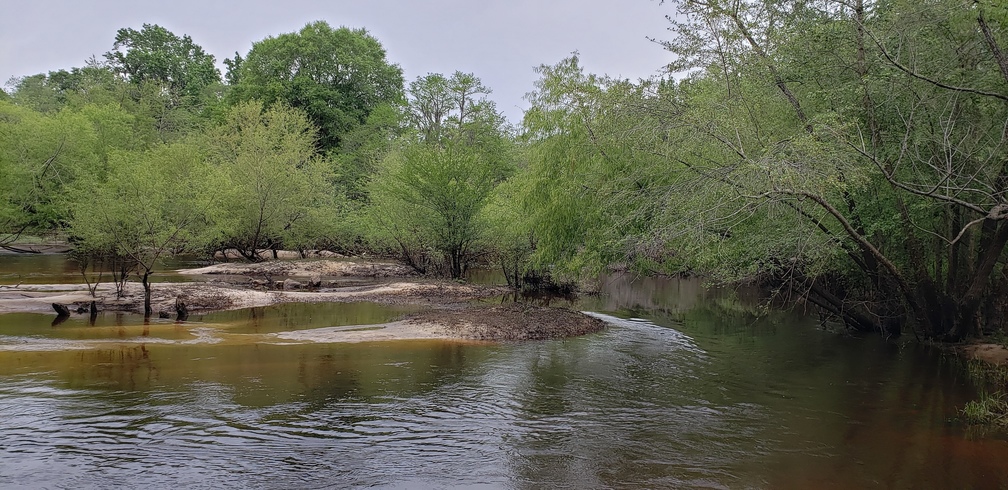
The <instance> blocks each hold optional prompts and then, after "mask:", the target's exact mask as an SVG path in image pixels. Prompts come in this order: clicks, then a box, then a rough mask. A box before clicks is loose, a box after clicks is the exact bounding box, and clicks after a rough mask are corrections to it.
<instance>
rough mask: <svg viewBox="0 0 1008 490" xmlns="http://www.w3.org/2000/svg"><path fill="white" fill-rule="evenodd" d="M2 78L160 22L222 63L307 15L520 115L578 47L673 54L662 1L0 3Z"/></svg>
mask: <svg viewBox="0 0 1008 490" xmlns="http://www.w3.org/2000/svg"><path fill="white" fill-rule="evenodd" d="M2 3H3V11H4V15H3V16H2V17H0V82H6V81H7V80H8V79H9V78H10V77H12V76H23V75H31V74H35V73H41V72H47V71H50V70H57V69H60V68H70V67H74V66H81V65H82V64H84V60H86V59H87V58H89V57H90V56H92V55H94V56H97V57H98V58H99V59H100V58H101V55H102V53H104V52H106V51H108V50H109V49H111V47H112V42H113V39H114V38H115V32H116V30H117V29H119V28H121V27H133V28H137V29H139V28H140V26H141V24H143V23H151V24H160V25H162V26H164V27H165V28H167V29H168V30H170V31H172V32H174V33H175V34H178V35H183V34H188V35H189V36H191V37H192V38H193V40H194V41H195V42H196V43H197V44H199V45H201V46H203V48H204V49H205V50H206V51H207V52H209V53H210V54H213V55H214V56H215V57H216V58H217V61H218V65H220V62H221V60H223V59H224V58H228V57H231V56H233V55H234V53H235V51H238V52H240V53H241V54H242V55H244V54H246V53H247V52H248V50H249V48H251V46H252V43H253V42H255V41H258V40H260V39H263V38H264V37H266V36H271V35H278V34H282V33H285V32H293V31H296V30H298V29H300V28H301V27H303V26H304V25H305V24H307V23H308V22H311V21H314V20H325V21H327V22H329V24H330V25H332V26H334V27H337V26H341V25H345V26H348V27H364V28H367V29H368V31H370V32H371V34H372V35H374V36H375V37H376V38H377V39H378V40H379V41H380V42H381V43H382V45H383V46H384V47H385V49H386V50H387V52H388V58H389V60H390V61H392V62H393V63H398V64H399V65H400V66H401V67H402V68H403V71H404V72H405V76H406V80H407V81H410V80H412V79H414V78H416V77H417V76H419V75H423V74H426V73H429V72H442V73H450V72H453V71H455V70H462V71H467V72H473V73H475V74H476V75H477V76H479V77H480V78H481V79H482V80H483V82H484V83H485V84H486V85H487V86H489V87H490V88H491V89H493V91H494V93H493V95H492V96H491V98H492V99H493V100H495V101H496V102H497V105H498V107H499V108H500V109H501V110H502V111H503V112H504V114H505V115H506V116H507V117H508V119H510V120H511V121H512V122H515V123H517V122H519V121H520V119H521V113H522V110H523V109H524V108H525V107H527V104H526V103H525V102H524V100H523V99H522V97H523V95H524V94H525V93H526V92H528V91H530V90H531V89H532V82H533V81H534V80H535V79H536V74H535V73H534V71H533V68H534V67H535V66H538V65H540V64H543V63H546V64H552V63H555V62H557V61H559V60H561V59H563V58H564V57H566V56H568V55H570V53H571V52H572V51H575V50H576V51H578V52H579V53H580V55H581V60H582V63H583V65H584V66H585V67H586V69H587V70H588V71H590V72H593V73H600V74H603V73H604V74H609V75H613V76H620V77H624V78H630V79H637V78H646V77H649V76H651V75H654V74H655V73H657V72H658V71H659V70H660V69H661V67H662V66H663V65H665V64H666V63H668V62H669V61H670V55H669V54H668V53H666V52H665V51H663V50H662V49H661V47H660V46H658V45H656V44H654V43H652V42H650V41H648V40H647V39H646V38H647V37H648V36H650V37H657V38H664V37H666V36H665V34H666V31H665V27H666V21H665V19H664V15H665V14H666V13H670V11H671V8H672V7H670V6H669V5H665V6H660V5H659V4H658V2H656V1H652V0H510V1H505V0H487V1H480V0H427V1H406V0H398V1H397V0H370V1H365V0H330V1H322V0H280V1H267V0H248V1H214V0H201V1H197V0H174V1H151V0H98V1H81V0H3V2H2Z"/></svg>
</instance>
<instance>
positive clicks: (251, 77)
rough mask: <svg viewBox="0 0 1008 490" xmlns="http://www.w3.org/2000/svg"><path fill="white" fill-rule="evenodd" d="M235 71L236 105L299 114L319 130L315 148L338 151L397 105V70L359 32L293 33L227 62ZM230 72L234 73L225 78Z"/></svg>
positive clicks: (312, 27) (325, 28)
mask: <svg viewBox="0 0 1008 490" xmlns="http://www.w3.org/2000/svg"><path fill="white" fill-rule="evenodd" d="M229 61H230V63H231V64H232V65H236V68H232V70H230V71H229V75H228V76H229V78H230V79H233V80H236V83H235V84H234V87H233V91H232V93H231V94H232V95H231V97H232V98H233V99H234V100H236V101H248V100H253V99H256V100H261V101H263V102H264V103H266V105H267V106H268V105H271V104H273V103H277V102H281V103H284V104H286V105H288V106H291V107H295V108H299V109H301V110H303V111H304V112H305V113H306V114H308V117H309V118H310V119H311V121H312V122H313V123H314V124H315V125H316V126H317V127H318V128H319V139H318V144H319V148H320V149H322V150H330V149H335V148H338V147H339V146H340V144H341V142H342V140H343V138H344V136H345V135H346V134H347V133H349V132H350V131H352V130H354V128H356V127H358V126H360V125H361V124H364V122H365V121H367V119H368V116H369V115H370V114H371V112H372V111H373V110H374V109H375V108H376V107H378V106H380V105H382V104H394V103H397V102H399V100H400V99H401V98H402V93H403V76H402V70H401V69H400V68H399V66H398V65H395V64H392V63H390V62H389V61H388V60H386V58H385V49H384V48H383V47H382V45H381V43H379V42H378V40H377V39H375V38H374V37H372V36H371V35H370V34H368V32H367V31H366V30H364V29H350V28H347V27H340V28H338V29H333V28H332V27H330V26H329V24H327V23H326V22H324V21H317V22H313V23H310V24H308V25H306V26H305V27H304V28H302V29H301V30H300V31H298V32H294V33H287V34H281V35H279V36H277V37H267V38H266V39H263V40H262V41H259V42H256V43H255V44H253V45H252V49H251V50H250V51H249V53H248V55H247V56H246V57H245V58H244V59H241V58H240V57H237V56H236V58H235V59H234V60H229ZM231 72H234V73H233V74H231Z"/></svg>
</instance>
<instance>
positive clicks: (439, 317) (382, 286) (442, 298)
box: [0, 259, 606, 342]
mask: <svg viewBox="0 0 1008 490" xmlns="http://www.w3.org/2000/svg"><path fill="white" fill-rule="evenodd" d="M174 272H175V273H177V274H181V275H186V276H193V277H194V278H199V279H202V280H197V281H193V282H162V283H154V284H152V285H151V306H152V308H153V311H154V316H156V317H157V316H160V317H161V318H174V317H175V305H176V301H181V302H183V303H185V305H186V308H187V309H188V311H189V313H190V314H201V313H207V312H212V311H223V310H236V309H243V308H252V307H263V306H270V305H275V304H281V303H295V302H303V303H317V302H330V303H351V302H372V303H380V304H389V305H419V306H422V307H423V308H422V309H421V311H419V312H417V313H413V314H411V315H408V316H407V317H405V318H402V319H399V320H396V321H393V322H389V323H385V324H378V325H360V326H355V328H347V327H338V328H337V327H329V328H324V329H313V330H299V331H294V332H287V333H285V334H277V339H278V340H284V341H297V342H359V341H369V340H404V339H434V338H438V339H455V340H469V341H491V342H495V341H525V340H544V339H551V338H564V337H571V336H576V335H584V334H587V333H592V332H598V331H600V330H602V329H604V328H605V326H606V324H605V323H604V322H602V321H601V320H598V319H597V318H594V317H591V316H588V315H586V314H584V313H582V312H579V311H575V310H571V309H568V308H562V307H533V306H529V305H496V306H495V305H492V304H490V301H483V302H480V301H479V300H490V299H494V298H500V297H503V296H504V295H506V294H507V293H509V292H510V289H509V288H507V287H505V286H494V285H480V284H467V283H461V282H456V281H446V280H428V279H422V278H418V277H416V276H415V275H414V274H413V273H412V271H411V270H409V269H408V268H407V267H405V266H402V265H400V264H397V263H393V262H377V261H364V260H327V259H301V260H279V261H268V262H262V263H256V264H248V263H233V262H226V263H219V264H214V265H211V266H208V267H200V268H195V269H182V270H177V271H174ZM123 293H124V294H123V295H122V297H121V298H117V297H116V291H115V287H114V285H113V284H110V283H102V284H100V285H99V286H98V288H97V290H96V291H95V296H94V297H92V296H91V294H90V293H89V291H88V289H87V286H86V285H83V284H38V285H16V286H0V313H47V314H53V315H54V317H55V310H54V309H53V303H57V304H60V305H65V306H67V307H68V309H69V310H70V311H72V312H76V313H74V314H77V315H85V316H86V315H88V311H87V310H88V307H89V305H90V303H91V301H92V300H94V301H95V303H96V304H97V306H98V310H99V311H120V312H130V313H135V314H142V312H143V302H144V296H143V288H142V286H141V285H140V284H138V283H133V282H130V283H127V284H126V286H125V289H124V291H123Z"/></svg>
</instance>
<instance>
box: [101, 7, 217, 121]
mask: <svg viewBox="0 0 1008 490" xmlns="http://www.w3.org/2000/svg"><path fill="white" fill-rule="evenodd" d="M105 59H107V60H108V62H109V66H111V67H112V69H113V70H115V71H116V72H117V73H119V74H121V75H122V76H124V77H126V79H128V80H129V81H130V82H132V83H134V84H136V85H142V84H144V83H154V84H156V85H158V86H160V87H163V88H164V89H166V90H168V91H169V92H170V93H171V94H172V97H173V98H174V99H176V100H175V101H176V102H180V100H179V99H180V98H182V97H190V98H198V97H199V95H200V93H201V92H202V91H203V89H204V88H205V87H207V86H210V85H212V84H214V83H220V81H221V75H220V70H218V69H217V67H216V66H215V65H214V63H215V60H214V57H213V55H210V54H207V53H206V52H204V51H203V48H202V47H200V46H199V45H198V44H196V43H194V42H193V40H192V38H190V37H189V36H187V35H183V36H182V37H179V36H177V35H175V34H174V33H172V32H171V31H169V30H168V29H165V28H164V27H161V26H159V25H157V24H144V25H143V27H142V28H141V29H140V30H139V31H137V30H135V29H132V28H128V27H127V28H122V29H119V30H118V31H117V32H116V37H115V44H113V46H112V50H111V51H109V52H107V53H105Z"/></svg>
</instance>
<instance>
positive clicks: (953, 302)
mask: <svg viewBox="0 0 1008 490" xmlns="http://www.w3.org/2000/svg"><path fill="white" fill-rule="evenodd" d="M675 4H676V7H677V15H675V16H670V18H671V19H672V21H673V25H672V32H673V35H674V38H673V39H671V40H670V41H669V42H668V43H667V44H666V47H668V48H669V49H670V50H673V52H674V53H675V54H676V62H675V63H674V64H673V69H675V70H691V72H690V74H689V75H688V76H685V77H684V78H682V79H681V80H679V81H653V82H644V83H640V84H634V85H632V86H631V85H627V84H623V83H613V81H604V83H602V87H603V88H604V91H603V92H600V91H599V89H598V84H581V83H566V84H563V83H561V84H556V85H555V87H556V88H557V91H556V94H558V95H559V96H560V97H559V98H555V97H554V98H553V99H549V98H546V99H542V100H540V101H538V102H537V103H534V104H533V110H531V111H530V113H529V114H528V115H527V117H526V127H527V128H529V124H530V123H535V122H537V121H547V122H549V124H547V125H545V126H544V131H541V132H540V133H539V134H540V136H539V138H538V139H537V140H535V141H533V142H532V145H533V150H534V151H535V150H536V149H540V148H541V149H546V148H549V146H544V145H550V146H553V145H560V146H554V147H555V148H563V147H564V146H563V145H565V144H568V143H574V142H576V141H578V140H579V139H580V140H582V141H583V140H584V137H585V136H587V139H588V141H590V142H591V145H592V146H593V147H594V148H595V150H596V151H597V152H598V154H599V157H598V158H597V159H596V160H594V161H596V162H598V163H599V165H597V166H595V167H594V170H592V171H590V172H584V175H587V176H591V175H598V176H606V175H607V174H608V175H610V176H611V177H610V178H607V179H597V178H596V179H593V178H589V179H587V180H585V178H584V176H582V175H578V176H576V177H569V176H565V175H560V178H558V179H557V181H558V182H569V183H575V182H578V180H577V179H581V182H582V183H583V185H584V188H583V189H581V191H580V192H583V193H586V194H590V195H597V196H600V198H599V201H598V202H600V203H601V205H598V206H590V207H588V210H589V211H588V213H601V214H598V216H601V217H602V218H603V220H602V221H601V224H602V226H590V227H589V228H587V229H588V230H589V233H588V234H587V236H589V237H595V238H596V239H601V243H608V244H610V245H612V246H616V245H619V247H620V248H621V249H622V251H623V253H625V254H626V255H625V256H626V257H627V258H628V259H633V261H634V262H635V263H637V264H641V265H644V266H648V265H660V266H662V267H664V268H667V269H668V270H678V271H682V270H686V271H693V272H698V273H703V274H713V275H715V276H716V277H721V278H725V279H735V280H737V279H749V280H761V281H766V282H767V283H769V284H773V285H775V286H777V287H779V288H780V291H782V292H786V293H788V294H789V295H790V297H800V298H802V299H804V300H806V301H808V302H810V303H812V304H815V305H817V306H819V307H821V308H822V309H823V310H824V311H826V312H828V313H831V314H833V315H835V316H836V317H837V318H838V319H840V320H841V321H843V322H844V323H845V324H846V325H848V326H850V327H851V328H855V329H859V330H874V331H881V332H884V333H886V334H892V333H895V332H898V330H899V327H900V325H901V324H906V325H910V326H912V327H913V328H914V332H915V333H917V334H919V335H920V336H922V337H926V338H932V339H944V340H955V339H958V338H961V337H962V336H964V335H969V334H975V333H977V332H979V328H980V326H981V325H984V324H987V325H992V324H996V323H997V322H999V321H1000V320H999V318H1001V317H1003V313H998V312H1004V311H1005V309H1006V305H1005V302H1004V301H1003V300H1001V299H1000V298H1002V297H1003V292H1004V291H1005V290H1006V286H1008V276H1006V275H1005V274H1006V270H1005V269H1004V268H1003V267H1002V265H1003V263H1004V261H1005V243H1006V241H1008V223H1006V221H1008V213H1005V210H1006V209H1008V203H1006V197H1008V196H1006V194H1005V193H1006V190H1005V189H1008V186H1006V185H1005V182H1008V177H1006V172H1008V165H1005V161H1006V159H1005V154H1004V147H1005V145H1004V143H1005V138H1006V137H1008V135H1006V133H1005V132H1004V130H1003V129H1004V121H1005V120H1006V119H1008V113H1006V112H1005V111H1006V110H1008V103H1006V102H1008V95H1006V94H1008V62H1006V61H1004V60H1005V59H1008V58H1005V56H1004V49H1003V46H1004V45H1005V42H1008V39H1006V37H1005V36H1006V34H1005V33H1006V31H1005V30H1004V29H1003V26H1004V24H1003V23H1002V22H1003V21H1004V20H1005V19H1006V18H1005V15H1004V13H1005V12H1004V11H1003V9H1001V8H999V7H997V6H995V5H989V4H986V3H984V2H977V3H974V4H970V5H969V6H965V7H964V5H963V4H962V3H961V2H957V1H951V0H950V1H939V2H930V3H928V4H926V5H922V4H920V3H918V2H903V1H897V2H876V3H868V2H861V1H856V2H849V3H839V2H818V1H807V2H772V1H760V0H752V1H738V2H728V3H726V2H700V1H689V0H685V1H681V2H675ZM565 78H566V79H569V80H572V81H576V80H577V77H572V76H567V77H560V80H563V79H565ZM540 93H546V94H548V93H549V92H543V91H540ZM565 100H566V101H574V102H578V104H579V105H576V106H574V107H582V106H583V107H587V108H588V109H589V111H588V112H585V111H580V112H581V114H584V115H585V117H580V118H579V119H578V120H577V124H575V125H570V124H566V125H565V124H564V123H563V119H557V118H556V117H549V118H544V117H541V115H542V114H550V112H547V111H542V110H541V107H545V108H547V109H550V110H554V109H555V111H554V112H553V113H554V114H559V115H561V116H564V115H568V114H570V115H577V114H578V112H577V111H572V110H569V109H564V108H563V106H564V105H567V104H566V103H563V102H562V101H565ZM583 101H587V102H589V103H588V104H581V102H583ZM568 107H570V106H569V105H568ZM565 117H566V116H565ZM551 121H552V122H551ZM578 125H581V126H583V130H579V129H578V128H577V126H578ZM557 135H560V136H559V137H557ZM576 161H577V162H578V163H581V162H583V161H584V160H583V159H578V160H576ZM627 162H632V163H633V164H632V165H627ZM530 168H532V169H533V170H534V169H535V168H537V166H536V165H530ZM542 168H548V167H542ZM589 168H590V167H589ZM613 170H622V172H613ZM620 173H622V175H623V176H622V177H620ZM556 187H558V188H559V189H557V191H558V192H561V195H560V197H561V198H563V199H572V198H574V196H576V193H577V192H578V189H577V187H576V186H570V187H568V188H567V189H566V190H564V189H562V188H560V186H559V185H558V186H556ZM628 203H632V204H633V205H631V206H629V207H626V208H624V206H625V205H626V204H628ZM625 210H629V211H631V212H629V213H623V212H622V211H625ZM587 216H590V214H589V215H587ZM615 217H619V218H620V219H615V220H613V219H611V218H615ZM578 218H580V219H585V218H586V215H585V214H584V213H578ZM544 219H549V218H544ZM536 222H538V223H541V220H536ZM607 223H612V224H611V225H609V224H607ZM538 226H542V225H538ZM606 235H608V237H607V236H606ZM552 236H553V235H550V234H549V233H540V235H539V247H540V249H548V247H549V245H550V244H552V243H562V242H560V241H559V240H555V239H553V238H551V237H552ZM556 236H559V237H570V236H578V234H576V233H574V234H571V233H562V234H559V235H556ZM586 243H591V241H586ZM579 248H582V249H583V248H587V247H579ZM560 249H561V250H563V249H564V248H563V247H561V248H560ZM581 256H582V257H586V256H587V255H581ZM587 257H590V256H587ZM562 258H563V257H562V256H561V259H562ZM611 260H612V259H611V257H607V256H606V255H605V254H600V255H598V256H597V260H592V261H591V262H595V263H601V264H605V263H608V262H609V261H611Z"/></svg>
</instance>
